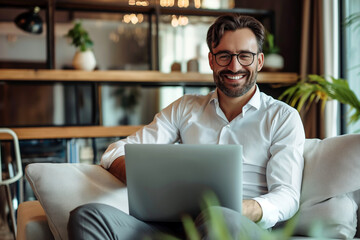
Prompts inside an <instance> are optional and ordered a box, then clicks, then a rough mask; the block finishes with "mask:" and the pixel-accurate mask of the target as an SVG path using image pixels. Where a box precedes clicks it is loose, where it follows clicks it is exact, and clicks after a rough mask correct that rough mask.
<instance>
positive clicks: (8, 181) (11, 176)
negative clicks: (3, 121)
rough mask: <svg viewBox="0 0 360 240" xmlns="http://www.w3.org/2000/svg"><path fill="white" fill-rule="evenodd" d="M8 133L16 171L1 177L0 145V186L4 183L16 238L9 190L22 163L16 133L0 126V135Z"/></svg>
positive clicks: (21, 172)
mask: <svg viewBox="0 0 360 240" xmlns="http://www.w3.org/2000/svg"><path fill="white" fill-rule="evenodd" d="M4 134H7V135H10V136H11V137H12V138H10V139H12V140H13V142H14V151H15V158H16V161H15V166H16V169H17V173H16V174H13V173H11V172H10V171H9V178H7V179H2V166H1V146H0V186H1V185H4V186H5V188H6V195H7V201H8V204H9V209H10V216H11V221H12V228H13V229H12V230H13V233H14V236H15V239H16V220H15V210H14V207H13V203H12V197H11V191H10V184H12V183H14V182H17V181H18V180H20V179H21V178H22V176H23V170H22V165H21V156H20V147H19V140H18V137H17V135H16V133H15V132H14V131H13V130H11V129H9V128H0V135H4Z"/></svg>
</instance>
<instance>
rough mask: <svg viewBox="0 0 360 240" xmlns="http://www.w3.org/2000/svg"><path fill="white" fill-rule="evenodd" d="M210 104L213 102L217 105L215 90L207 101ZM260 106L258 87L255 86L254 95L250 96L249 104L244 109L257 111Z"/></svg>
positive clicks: (217, 98) (217, 99) (217, 97)
mask: <svg viewBox="0 0 360 240" xmlns="http://www.w3.org/2000/svg"><path fill="white" fill-rule="evenodd" d="M210 102H214V103H216V104H218V103H219V96H218V93H217V88H216V89H215V90H214V91H213V93H212V96H211V98H210V100H209V103H210ZM260 105H261V101H260V89H259V87H258V85H257V84H256V90H255V94H254V95H253V96H252V98H251V99H250V100H249V102H248V103H247V104H246V105H245V106H244V108H245V109H248V108H250V106H252V107H254V108H256V109H259V108H260Z"/></svg>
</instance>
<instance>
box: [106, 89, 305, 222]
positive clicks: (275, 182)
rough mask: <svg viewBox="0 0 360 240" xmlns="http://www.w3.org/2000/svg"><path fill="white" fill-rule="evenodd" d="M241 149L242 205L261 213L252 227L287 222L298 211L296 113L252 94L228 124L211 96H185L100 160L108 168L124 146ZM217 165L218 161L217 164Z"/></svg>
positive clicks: (300, 138)
mask: <svg viewBox="0 0 360 240" xmlns="http://www.w3.org/2000/svg"><path fill="white" fill-rule="evenodd" d="M178 141H179V142H181V143H184V144H241V145H243V171H244V173H243V174H244V175H243V181H244V184H243V194H244V199H255V200H256V201H257V202H258V203H259V204H260V206H261V208H262V211H263V216H262V219H261V220H260V221H259V222H258V224H259V225H260V226H261V227H263V228H265V229H266V228H270V227H272V226H274V225H275V224H276V223H277V222H279V221H284V220H287V219H289V218H291V217H292V216H293V215H294V214H295V213H296V211H297V210H298V207H299V198H300V188H301V181H302V170H303V165H304V160H303V148H304V142H305V134H304V129H303V125H302V122H301V119H300V116H299V114H298V112H297V111H296V110H295V109H294V108H292V107H290V106H288V105H287V104H285V103H283V102H281V101H278V100H275V99H273V98H272V97H270V96H268V95H266V94H264V93H261V92H260V91H259V88H258V87H256V92H255V94H254V96H253V97H252V98H251V99H250V101H249V102H248V103H247V104H246V105H245V106H244V107H243V109H242V113H241V114H239V115H238V116H237V117H236V118H234V119H233V120H232V121H231V122H229V121H228V120H227V118H226V117H225V114H224V113H223V111H222V110H221V108H220V107H219V101H218V95H217V91H216V90H215V91H213V92H211V93H209V94H208V95H206V96H202V95H185V96H183V97H181V98H179V99H178V100H176V101H175V102H173V103H172V104H170V105H169V106H168V107H166V108H165V109H163V110H162V111H161V112H159V113H158V114H156V115H155V117H154V120H153V121H152V122H151V123H150V124H149V125H147V126H145V127H143V128H142V129H140V130H139V131H137V132H136V133H134V134H133V135H131V136H129V137H127V138H126V139H123V140H120V141H117V142H115V143H112V144H111V145H110V146H109V147H108V149H107V150H106V151H105V153H104V154H103V156H102V159H101V165H102V166H103V167H104V168H106V169H107V168H109V167H110V165H111V163H112V162H113V161H114V160H115V159H116V158H118V157H119V156H122V155H124V145H125V144H126V143H162V144H165V143H175V142H178ZM219 160H221V159H219Z"/></svg>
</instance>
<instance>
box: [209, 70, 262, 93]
mask: <svg viewBox="0 0 360 240" xmlns="http://www.w3.org/2000/svg"><path fill="white" fill-rule="evenodd" d="M229 73H231V74H234V73H232V72H229V71H228V70H224V71H221V72H219V73H215V72H213V76H214V80H215V84H216V87H217V88H218V89H220V91H221V92H223V93H224V94H225V95H226V96H228V97H231V98H236V97H241V96H243V95H245V94H246V93H248V92H249V91H250V89H252V87H253V86H254V85H255V83H256V78H257V74H258V71H257V70H255V72H254V73H253V74H251V73H250V72H249V71H246V72H244V71H241V72H237V73H235V74H241V73H246V82H245V85H243V87H241V85H240V84H237V83H236V84H231V86H230V87H228V86H226V83H225V80H224V78H225V76H224V75H225V74H229Z"/></svg>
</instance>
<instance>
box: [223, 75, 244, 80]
mask: <svg viewBox="0 0 360 240" xmlns="http://www.w3.org/2000/svg"><path fill="white" fill-rule="evenodd" d="M226 77H227V78H229V79H231V80H239V79H240V78H242V77H243V76H229V75H228V76H226Z"/></svg>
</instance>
